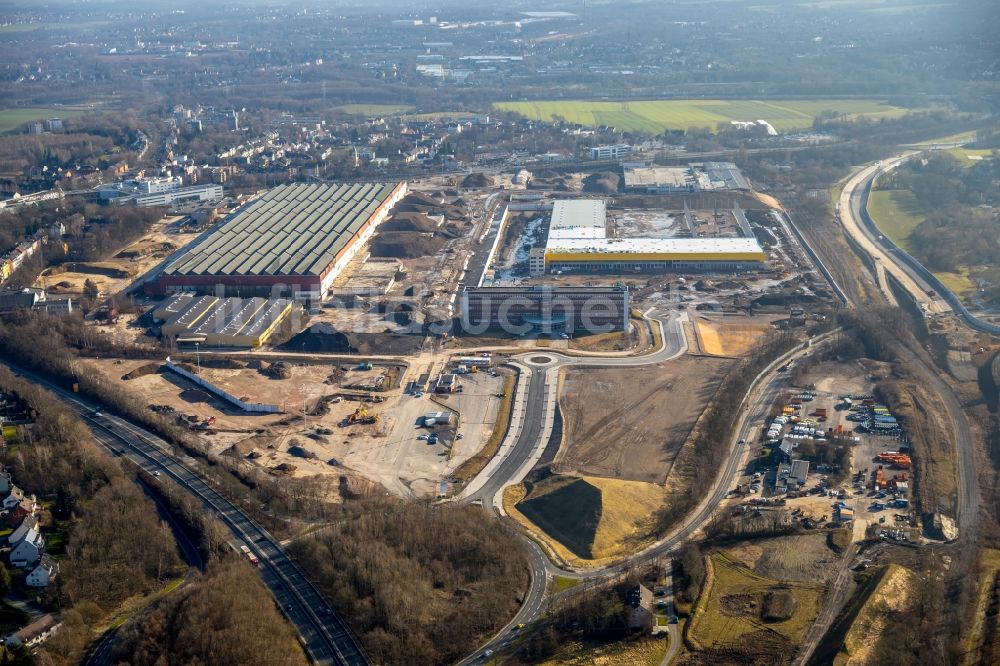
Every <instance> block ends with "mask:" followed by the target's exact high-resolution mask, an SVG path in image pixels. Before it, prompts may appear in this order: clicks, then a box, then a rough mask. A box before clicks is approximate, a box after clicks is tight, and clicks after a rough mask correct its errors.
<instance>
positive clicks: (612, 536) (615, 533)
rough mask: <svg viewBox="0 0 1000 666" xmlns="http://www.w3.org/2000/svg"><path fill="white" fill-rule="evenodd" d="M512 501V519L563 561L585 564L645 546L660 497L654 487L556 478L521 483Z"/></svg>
mask: <svg viewBox="0 0 1000 666" xmlns="http://www.w3.org/2000/svg"><path fill="white" fill-rule="evenodd" d="M510 499H511V500H512V502H511V506H510V509H512V510H513V515H514V516H515V518H519V519H521V520H522V521H526V523H527V526H528V527H529V529H532V530H533V531H535V532H538V531H539V530H540V531H541V533H542V535H543V536H544V538H545V540H546V541H547V542H548V543H549V545H550V547H551V548H552V549H553V550H554V551H555V552H556V553H557V554H558V555H559V556H560V557H561V558H563V559H564V560H567V561H570V562H576V561H580V562H582V563H586V562H598V561H603V560H607V559H609V558H613V557H616V556H620V555H623V554H625V553H628V552H634V551H635V550H637V549H638V548H639V547H641V546H642V545H643V544H645V543H648V542H649V540H650V539H651V534H652V528H653V520H652V517H653V513H654V512H655V511H656V510H657V509H659V508H660V507H661V506H662V504H663V501H664V492H663V488H662V487H661V486H658V485H656V484H653V483H643V482H638V481H621V480H617V479H604V478H600V477H574V476H561V475H554V476H550V477H548V478H546V479H544V480H542V481H539V482H538V483H527V484H525V485H524V487H523V488H521V489H520V490H519V491H517V494H516V495H513V496H512V497H511V498H510Z"/></svg>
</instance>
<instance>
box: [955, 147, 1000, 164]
mask: <svg viewBox="0 0 1000 666" xmlns="http://www.w3.org/2000/svg"><path fill="white" fill-rule="evenodd" d="M948 152H949V153H950V154H951V155H953V156H954V157H955V158H956V159H957V160H958V163H959V164H960V165H961V166H963V167H964V168H966V169H968V168H969V167H971V166H974V165H976V164H979V163H980V162H981V161H982V160H983V159H987V158H989V157H992V155H993V151H992V150H989V149H986V148H952V149H951V150H949V151H948Z"/></svg>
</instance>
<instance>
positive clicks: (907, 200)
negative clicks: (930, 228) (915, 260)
mask: <svg viewBox="0 0 1000 666" xmlns="http://www.w3.org/2000/svg"><path fill="white" fill-rule="evenodd" d="M868 213H869V214H870V215H871V216H872V220H874V221H875V224H876V225H878V228H879V230H881V232H882V233H884V234H885V235H886V236H888V237H889V238H890V239H892V242H893V243H895V244H896V245H899V246H900V247H902V248H903V249H905V250H909V249H910V248H909V246H908V245H907V240H908V239H909V237H910V234H911V233H913V230H914V229H916V228H917V226H918V225H919V224H920V223H921V222H923V221H924V209H923V206H921V205H920V202H919V201H917V198H916V197H915V196H914V195H913V192H910V191H909V190H873V191H872V193H871V196H870V197H869V199H868Z"/></svg>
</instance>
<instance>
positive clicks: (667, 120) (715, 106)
mask: <svg viewBox="0 0 1000 666" xmlns="http://www.w3.org/2000/svg"><path fill="white" fill-rule="evenodd" d="M494 106H495V107H496V108H497V109H500V110H503V111H514V112H516V113H520V114H521V115H524V116H526V117H528V118H533V119H535V120H552V119H553V118H556V117H561V118H565V119H566V120H568V121H570V122H573V123H579V124H581V125H592V126H596V125H611V126H614V127H616V128H618V129H619V130H623V131H640V132H648V133H650V134H659V133H661V132H663V131H664V130H666V129H688V128H689V127H709V128H710V129H712V130H714V129H715V127H716V125H717V124H718V123H722V122H729V121H731V120H766V121H768V122H769V123H771V124H772V125H774V127H775V129H778V130H797V129H803V128H807V127H810V126H811V125H812V123H813V119H814V118H815V117H816V116H818V115H819V114H820V113H822V112H823V111H834V112H836V113H838V114H841V115H845V116H847V117H849V118H857V117H861V116H865V117H869V118H884V117H896V116H902V115H905V114H906V113H907V110H906V109H903V108H900V107H896V106H889V105H888V104H885V103H883V102H880V101H877V100H864V99H821V100H768V101H764V100H721V99H703V100H699V99H688V100H650V101H639V102H604V101H592V100H550V101H538V102H500V103H498V104H495V105H494Z"/></svg>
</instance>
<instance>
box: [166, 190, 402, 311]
mask: <svg viewBox="0 0 1000 666" xmlns="http://www.w3.org/2000/svg"><path fill="white" fill-rule="evenodd" d="M405 194H406V183H405V182H401V183H389V184H357V185H346V184H342V185H336V184H315V185H313V184H290V185H282V186H280V187H276V188H274V189H272V190H269V191H268V192H267V193H266V194H264V195H263V196H262V197H260V198H258V199H256V200H254V201H252V202H250V203H248V204H246V205H245V206H242V207H241V208H240V209H238V210H237V211H235V212H233V213H232V214H231V215H229V216H228V217H227V218H226V219H225V220H223V222H222V223H221V224H220V225H219V226H218V227H217V228H216V229H214V230H212V231H210V232H208V233H206V234H205V235H204V236H202V237H201V238H199V239H198V240H197V241H196V242H195V243H194V244H192V245H191V247H189V248H188V249H187V250H186V251H185V252H184V253H183V254H181V255H180V256H179V257H178V258H176V259H174V260H173V261H171V262H170V263H169V264H168V265H167V266H166V267H165V268H164V269H163V271H162V273H161V274H160V275H159V276H158V277H157V278H156V279H155V280H153V281H151V282H150V283H148V286H147V289H148V290H149V291H150V292H151V293H158V294H163V293H171V292H178V291H192V292H199V293H211V292H213V291H215V290H216V289H217V287H219V286H220V285H221V286H222V287H223V288H224V289H225V294H226V295H227V296H272V297H273V296H287V295H296V296H298V297H300V298H308V299H320V298H323V297H324V296H325V295H326V294H327V292H328V291H329V289H330V285H331V284H332V283H333V281H334V279H335V278H336V277H337V276H338V275H339V274H340V272H341V271H342V270H343V269H344V268H345V267H346V266H347V264H348V263H349V262H350V261H351V259H353V258H354V257H355V255H356V254H357V252H358V251H359V250H360V249H361V248H362V247H363V246H364V244H365V243H366V242H367V241H368V240H369V239H370V238H371V236H372V234H373V233H374V232H375V229H376V228H377V227H378V225H379V224H381V223H382V222H383V221H384V220H385V219H386V218H387V217H388V215H389V212H390V210H391V209H392V207H393V206H394V205H395V204H396V203H398V202H399V200H400V199H402V198H403V196H405Z"/></svg>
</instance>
